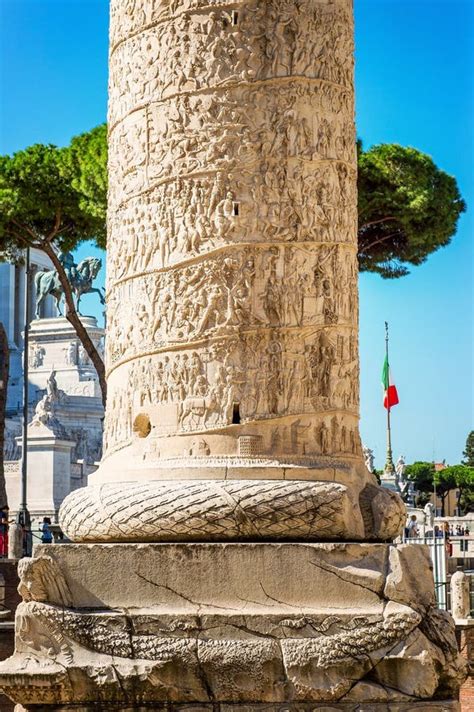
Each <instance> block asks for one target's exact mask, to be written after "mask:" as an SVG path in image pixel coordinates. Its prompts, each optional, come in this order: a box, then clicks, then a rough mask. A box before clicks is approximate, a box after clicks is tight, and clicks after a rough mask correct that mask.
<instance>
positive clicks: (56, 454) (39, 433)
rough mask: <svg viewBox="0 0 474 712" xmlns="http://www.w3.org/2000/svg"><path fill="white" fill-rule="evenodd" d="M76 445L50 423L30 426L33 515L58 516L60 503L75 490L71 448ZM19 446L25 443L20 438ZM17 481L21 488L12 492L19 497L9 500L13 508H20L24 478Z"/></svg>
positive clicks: (29, 448) (29, 497)
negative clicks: (59, 434)
mask: <svg viewBox="0 0 474 712" xmlns="http://www.w3.org/2000/svg"><path fill="white" fill-rule="evenodd" d="M75 445H76V443H74V442H72V441H71V440H68V439H66V438H61V437H58V435H57V434H56V433H55V432H54V431H53V430H52V429H51V428H49V427H47V426H46V425H43V424H33V425H31V424H30V425H29V426H28V502H29V512H30V515H31V517H32V518H33V519H40V518H41V517H44V516H49V517H52V518H53V519H56V517H57V513H58V511H59V507H60V506H61V504H62V502H63V500H64V498H65V497H66V496H67V495H68V494H69V492H70V491H71V450H72V449H73V448H74V447H75ZM18 446H19V447H21V439H20V438H18ZM16 484H17V488H18V490H17V491H16V492H11V494H13V495H15V494H16V495H17V497H15V496H14V497H12V499H11V500H9V504H10V509H11V510H13V511H18V508H19V503H20V484H21V482H20V480H18V482H17V483H16ZM10 487H11V488H12V483H10ZM12 489H13V488H12ZM9 494H10V492H9Z"/></svg>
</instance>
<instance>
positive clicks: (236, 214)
mask: <svg viewBox="0 0 474 712" xmlns="http://www.w3.org/2000/svg"><path fill="white" fill-rule="evenodd" d="M233 211H234V216H235V217H238V215H239V204H238V203H234V205H233Z"/></svg>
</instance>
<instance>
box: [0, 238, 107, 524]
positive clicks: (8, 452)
mask: <svg viewBox="0 0 474 712" xmlns="http://www.w3.org/2000/svg"><path fill="white" fill-rule="evenodd" d="M50 268H51V265H50V263H49V260H48V259H47V258H46V256H45V255H43V254H42V253H41V252H39V251H37V250H32V253H31V274H30V280H31V286H30V294H31V299H30V305H29V313H30V316H31V317H34V313H35V293H34V291H35V290H34V276H35V274H36V272H37V271H39V270H43V269H50ZM82 319H83V323H84V325H85V326H86V328H87V330H88V332H89V335H90V337H91V338H92V340H93V342H94V343H95V345H96V347H97V348H98V349H102V348H103V344H102V342H103V336H104V330H103V329H102V328H100V327H98V326H97V321H96V319H95V318H94V317H82ZM0 321H2V322H3V324H4V326H5V329H6V332H7V336H8V340H9V346H10V378H9V383H8V392H7V421H6V432H5V453H4V454H5V475H6V486H7V495H8V501H9V506H10V510H11V513H12V514H15V512H16V510H17V509H18V505H19V502H20V469H21V468H20V457H21V438H20V435H21V413H22V402H23V391H22V388H23V383H22V374H23V330H24V322H25V267H24V266H21V265H11V264H8V263H0ZM29 337H30V338H29V358H28V362H29V408H30V413H31V417H30V420H31V419H33V421H34V412H35V408H36V406H37V404H38V403H39V401H41V399H43V398H44V396H45V394H46V390H47V382H48V379H49V378H50V376H51V374H52V373H54V379H55V382H56V384H57V388H58V392H59V394H60V397H59V399H58V400H57V402H56V403H55V406H54V415H55V418H57V420H58V421H59V424H60V430H61V432H60V433H59V434H58V433H53V432H49V431H48V430H47V429H44V428H43V429H41V432H39V431H38V429H37V428H36V429H35V428H31V427H29V428H28V443H29V445H28V492H29V494H28V508H29V510H30V513H31V514H32V516H33V518H34V519H41V518H42V517H43V516H46V515H47V516H51V517H53V518H54V517H55V516H56V513H57V511H58V509H59V506H60V504H61V502H62V500H63V499H64V497H65V496H66V495H67V494H68V493H69V492H70V491H72V490H73V489H75V488H76V487H80V486H82V485H84V484H85V483H86V478H87V475H88V474H89V473H90V472H91V471H93V470H94V469H95V466H94V463H95V462H96V461H97V460H99V459H100V457H101V452H102V419H103V413H104V411H103V406H102V400H101V393H100V387H99V383H98V378H97V374H96V371H95V369H94V367H93V365H92V363H91V362H90V360H89V358H88V356H87V354H86V353H85V351H84V349H83V347H82V345H81V343H80V342H79V340H78V338H77V336H76V334H75V331H74V330H73V328H72V326H71V325H70V324H69V322H68V321H67V320H66V319H65V318H63V317H60V316H58V314H57V311H56V306H55V302H54V300H53V298H52V297H47V298H46V300H45V302H44V303H43V305H42V308H41V318H40V319H35V318H32V320H31V322H30V330H29ZM43 431H44V432H43Z"/></svg>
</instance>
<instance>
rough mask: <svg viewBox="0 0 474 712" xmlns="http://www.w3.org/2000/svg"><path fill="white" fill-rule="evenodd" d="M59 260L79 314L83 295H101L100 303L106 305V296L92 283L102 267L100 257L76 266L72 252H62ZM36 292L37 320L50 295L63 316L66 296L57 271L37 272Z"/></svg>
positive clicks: (89, 258)
mask: <svg viewBox="0 0 474 712" xmlns="http://www.w3.org/2000/svg"><path fill="white" fill-rule="evenodd" d="M58 259H59V261H60V263H61V265H62V266H63V268H64V271H65V273H66V276H67V278H68V280H69V283H70V285H71V290H72V293H73V295H74V297H75V299H76V309H77V313H78V314H80V313H81V312H80V308H79V306H80V301H81V297H82V295H83V294H90V293H92V292H95V293H96V294H98V295H99V299H100V303H101V304H105V299H104V295H103V292H102V290H101V289H98V288H97V287H93V286H92V283H93V281H94V279H95V278H96V277H97V275H98V273H99V271H100V269H101V267H102V260H101V259H100V258H98V257H86V259H84V260H82V261H81V262H79V264H78V265H76V263H75V261H74V257H73V255H72V253H71V252H60V253H59V255H58ZM35 292H36V311H35V315H36V318H37V319H39V318H40V313H41V305H42V303H43V301H44V300H45V299H46V297H47V296H48V294H51V295H52V296H53V297H54V298H55V300H56V307H57V309H58V312H59V314H60V315H61V316H62V310H61V299H62V297H63V294H64V290H63V288H62V285H61V282H60V280H59V276H58V273H57V271H56V270H49V271H42V272H37V273H36V275H35Z"/></svg>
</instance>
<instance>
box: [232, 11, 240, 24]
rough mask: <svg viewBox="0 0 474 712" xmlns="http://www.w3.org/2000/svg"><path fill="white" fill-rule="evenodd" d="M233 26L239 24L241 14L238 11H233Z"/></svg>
mask: <svg viewBox="0 0 474 712" xmlns="http://www.w3.org/2000/svg"><path fill="white" fill-rule="evenodd" d="M232 24H233V25H238V24H239V13H238V12H237V10H232Z"/></svg>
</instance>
